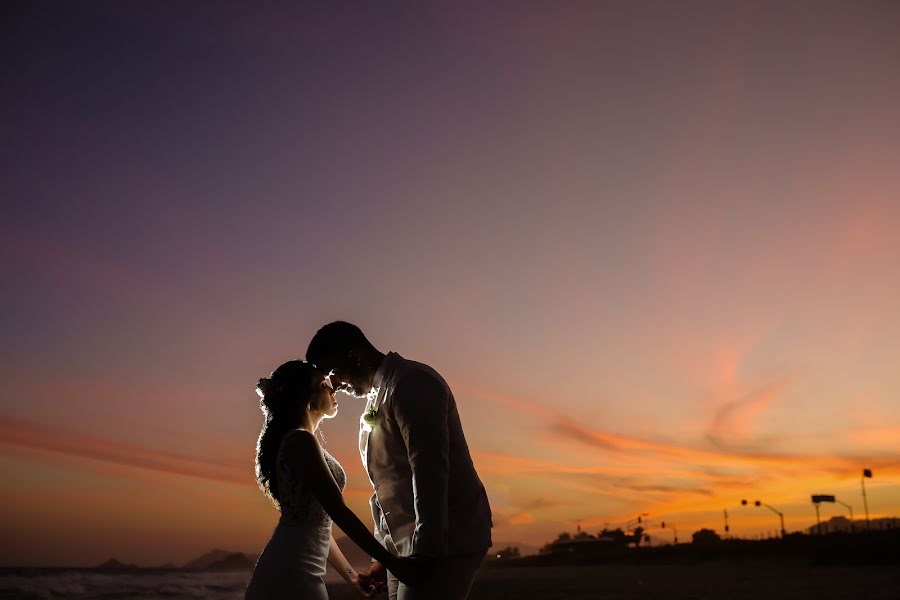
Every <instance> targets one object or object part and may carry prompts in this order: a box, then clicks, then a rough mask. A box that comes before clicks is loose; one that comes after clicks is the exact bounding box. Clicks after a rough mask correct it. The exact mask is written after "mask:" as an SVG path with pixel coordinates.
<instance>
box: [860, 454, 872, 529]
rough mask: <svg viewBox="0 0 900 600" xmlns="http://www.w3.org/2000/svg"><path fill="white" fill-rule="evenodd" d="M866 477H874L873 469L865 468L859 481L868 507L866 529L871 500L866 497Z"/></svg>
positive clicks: (865, 504)
mask: <svg viewBox="0 0 900 600" xmlns="http://www.w3.org/2000/svg"><path fill="white" fill-rule="evenodd" d="M866 478H869V479H872V469H863V472H862V477H860V479H859V482H860V484H861V485H862V494H863V506H864V507H865V508H866V529H868V528H869V501H868V499H867V498H866Z"/></svg>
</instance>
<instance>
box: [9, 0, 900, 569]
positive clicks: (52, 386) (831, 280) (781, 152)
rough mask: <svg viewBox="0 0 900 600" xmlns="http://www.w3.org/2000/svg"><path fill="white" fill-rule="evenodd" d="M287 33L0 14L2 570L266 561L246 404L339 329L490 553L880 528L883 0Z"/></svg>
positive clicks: (897, 349) (885, 398)
mask: <svg viewBox="0 0 900 600" xmlns="http://www.w3.org/2000/svg"><path fill="white" fill-rule="evenodd" d="M294 4H295V5H293V6H292V8H290V7H289V8H285V7H284V6H282V7H276V6H275V5H274V4H266V5H265V6H263V5H259V4H254V5H253V6H252V7H251V6H250V5H248V4H244V5H242V6H239V5H238V4H228V3H219V2H215V3H214V2H207V3H201V2H190V3H183V2H150V1H146V2H125V3H122V2H113V1H110V2H90V1H88V2H78V3H45V2H21V3H18V2H13V3H6V4H4V6H3V8H2V11H3V13H4V14H3V16H2V18H0V81H2V86H3V93H2V94H0V138H2V140H3V143H2V144H0V161H2V165H3V174H2V176H0V198H2V201H3V218H2V220H0V233H2V236H0V247H2V254H0V268H2V271H0V273H2V276H3V279H4V284H3V287H2V290H3V291H2V294H0V324H2V332H3V343H2V345H0V383H2V387H3V390H4V392H3V395H2V404H0V476H2V478H3V482H4V483H3V493H2V495H0V534H2V537H3V540H4V542H3V544H2V546H0V565H92V564H97V563H100V562H102V561H104V560H106V559H107V558H109V557H111V556H115V557H116V558H118V559H120V560H123V561H127V562H136V563H139V564H142V565H157V564H161V563H164V562H168V561H173V562H183V561H186V560H188V559H191V558H194V557H195V556H197V555H199V554H202V553H203V552H206V551H207V550H209V549H211V548H226V549H232V550H237V551H245V552H249V553H258V552H259V551H261V549H262V547H263V546H264V544H265V542H266V541H267V539H268V536H269V534H270V533H271V530H272V528H273V526H274V524H275V522H276V521H277V518H278V513H277V511H276V510H275V509H274V508H273V507H272V506H271V505H270V504H269V503H268V502H267V501H266V500H265V498H264V497H263V496H262V494H261V493H260V492H259V490H258V488H257V487H256V484H255V481H254V474H253V458H254V455H253V453H254V444H255V440H256V436H257V435H258V433H259V428H260V425H261V422H262V415H261V413H260V411H259V408H258V398H257V397H256V395H255V394H254V390H253V388H254V384H255V382H256V380H257V379H258V378H259V377H261V376H263V375H266V374H268V373H269V372H270V371H271V370H272V369H273V368H275V367H276V366H277V365H278V364H280V363H281V362H283V361H285V360H288V359H291V358H295V357H302V356H303V353H304V352H305V349H306V345H307V343H308V341H309V339H310V337H311V336H312V334H313V333H314V332H315V331H316V329H317V328H318V327H319V326H321V325H323V324H324V323H327V322H329V321H332V320H336V319H342V320H348V321H351V322H354V323H356V324H358V325H360V326H361V327H362V328H363V330H364V331H365V332H366V333H367V334H368V335H369V337H370V339H371V340H372V342H373V343H374V344H375V345H376V346H377V347H378V348H379V349H381V350H383V351H389V350H393V351H397V352H399V353H401V354H402V355H403V356H405V357H406V358H411V359H414V360H418V361H421V362H426V363H428V364H430V365H432V366H433V367H435V368H436V369H438V370H439V371H440V372H441V373H442V374H443V375H444V377H445V378H446V379H447V381H448V382H449V384H450V385H451V387H452V389H453V391H454V394H455V396H456V399H457V403H458V405H459V410H460V413H461V416H462V420H463V425H464V429H465V432H466V435H467V438H468V442H469V445H470V448H471V450H472V454H473V458H474V460H475V464H476V468H477V469H478V471H479V473H480V475H481V477H482V480H483V481H484V483H485V486H486V488H487V490H488V495H489V497H490V501H491V505H492V507H493V509H494V513H495V518H494V522H495V529H494V540H495V541H496V542H500V543H512V542H517V543H523V544H529V545H533V546H540V545H542V544H543V543H545V542H547V541H549V540H552V539H554V538H555V537H556V535H557V534H558V533H560V532H562V531H570V532H573V531H574V530H575V528H576V525H577V523H578V522H579V521H580V523H581V526H582V527H583V528H584V529H586V530H587V531H589V532H591V533H596V532H597V531H599V529H601V528H602V527H603V526H604V524H607V523H608V524H610V526H612V527H615V526H621V525H624V522H625V521H626V520H628V519H630V518H633V517H635V516H637V515H638V514H640V513H644V512H646V513H649V514H650V520H651V526H650V534H651V536H652V538H653V541H654V543H662V542H667V541H670V540H671V538H672V532H671V531H669V530H661V529H659V522H660V521H663V520H665V521H668V522H672V523H675V525H676V526H677V528H678V533H679V537H680V538H681V539H682V541H685V540H689V539H690V533H691V532H693V531H695V530H696V529H699V528H700V527H710V528H714V529H716V530H717V531H719V532H720V533H721V532H722V527H723V524H724V523H723V510H724V509H727V510H728V512H729V516H730V524H731V527H732V533H733V534H735V535H740V536H751V535H757V534H760V533H768V532H774V531H776V530H777V529H778V527H779V525H778V517H777V516H776V515H774V514H773V513H771V512H769V511H767V510H765V509H762V508H752V507H744V508H741V507H740V500H741V499H742V498H747V499H750V500H751V501H752V500H755V499H760V500H762V501H763V502H767V503H769V504H771V505H773V506H775V507H776V508H778V509H780V510H782V511H784V514H785V522H786V523H785V524H786V526H787V529H788V530H789V531H797V530H802V529H805V528H807V527H809V526H810V525H811V524H813V523H814V522H815V512H814V509H813V506H812V505H811V503H810V494H813V493H825V494H835V495H837V497H838V499H839V500H843V501H844V502H847V503H849V504H851V505H852V506H853V509H854V512H855V515H856V516H857V517H862V516H863V503H862V497H861V494H860V474H861V471H862V469H863V468H871V469H872V470H873V471H874V474H875V477H874V478H873V479H870V480H867V489H868V492H869V510H870V513H871V515H872V517H880V516H900V168H898V165H900V109H898V107H900V36H898V35H897V31H898V30H900V4H898V3H897V2H893V1H884V2H877V1H868V2H867V1H859V2H845V1H836V2H831V1H820V0H817V1H808V2H807V1H789V2H781V1H778V2H774V1H773V2H719V1H708V2H695V1H685V2H668V1H663V0H659V1H638V2H633V1H627V2H626V1H622V2H574V1H566V2H522V1H509V2H493V3H449V2H441V3H421V2H395V3H383V2H381V3H356V4H349V3H340V2H329V3H305V4H306V5H307V7H306V8H301V7H300V6H297V5H296V4H300V3H294ZM313 4H315V5H316V6H315V7H311V5H313ZM339 400H340V402H341V412H340V414H339V416H338V417H337V418H336V419H335V420H333V421H330V422H327V423H326V424H325V425H324V426H323V429H324V433H325V436H326V439H327V443H328V449H329V451H330V452H332V453H333V454H334V455H336V456H337V457H338V458H339V460H341V462H342V463H343V465H344V467H345V468H346V469H347V471H348V477H349V484H348V488H347V491H346V496H347V499H348V502H349V504H350V505H351V507H352V508H353V509H354V510H355V511H356V513H357V514H358V515H360V517H362V518H363V519H364V520H365V521H366V522H368V513H367V502H366V500H367V498H368V496H369V494H370V491H369V486H368V482H367V479H366V477H365V475H364V472H363V469H362V465H361V463H360V461H359V457H358V455H357V452H356V428H357V422H358V415H359V413H360V412H361V410H362V403H361V401H358V400H355V399H353V398H350V397H348V396H340V397H339ZM822 513H823V517H829V518H830V517H831V516H835V515H844V514H846V509H844V508H843V507H841V506H840V505H825V506H823V509H822Z"/></svg>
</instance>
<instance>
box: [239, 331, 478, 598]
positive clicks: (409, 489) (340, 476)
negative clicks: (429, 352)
mask: <svg viewBox="0 0 900 600" xmlns="http://www.w3.org/2000/svg"><path fill="white" fill-rule="evenodd" d="M338 391H342V392H345V393H347V394H349V395H351V396H354V397H356V398H360V399H365V400H366V405H365V410H364V412H363V415H362V416H361V418H360V429H359V453H360V458H361V459H362V462H363V465H364V466H365V469H366V473H367V474H368V476H369V481H370V482H371V484H372V488H373V491H374V493H373V494H372V497H371V498H370V500H369V504H370V508H371V511H372V518H373V521H374V527H373V528H372V529H371V530H370V528H369V527H367V526H366V525H364V524H363V523H362V521H360V519H359V518H358V517H357V516H356V515H355V514H354V513H353V512H352V511H351V510H350V509H349V508H348V507H347V505H346V503H345V502H344V498H343V489H344V486H345V484H346V475H345V473H344V470H343V468H342V467H341V465H340V463H338V461H337V460H336V459H335V458H334V457H333V456H331V454H329V453H328V451H327V450H325V448H323V447H322V445H321V444H320V442H319V438H318V437H317V432H318V428H319V425H320V423H321V422H322V421H323V420H324V419H330V418H333V417H334V416H336V415H337V412H338V403H337V400H335V393H336V392H338ZM257 394H259V396H260V399H261V400H260V405H261V408H262V411H263V414H264V415H265V424H264V425H263V429H262V432H261V433H260V436H259V441H258V443H257V453H256V476H257V481H258V482H259V485H260V488H261V489H262V490H263V492H264V493H265V494H266V495H267V496H268V497H269V498H270V499H271V500H272V502H273V503H274V504H275V506H276V507H278V509H279V510H280V511H281V518H280V519H279V521H278V525H277V526H276V527H275V531H274V532H273V533H272V537H271V539H270V540H269V543H268V544H267V545H266V548H265V550H264V551H263V552H262V554H261V555H260V557H259V560H258V561H257V563H256V567H255V569H254V572H253V577H252V579H251V581H250V584H249V586H248V588H247V592H246V596H245V598H246V599H247V600H262V599H274V598H291V599H292V600H299V599H305V598H309V599H316V600H327V598H328V592H327V590H326V588H325V583H324V580H323V576H324V575H325V565H326V562H327V563H328V564H331V565H332V567H334V568H335V569H336V570H337V571H338V572H339V573H340V574H341V576H342V577H343V578H344V580H345V581H346V582H347V583H348V584H350V585H351V586H352V587H353V588H354V590H355V591H356V592H357V593H358V594H359V595H360V596H362V597H365V598H371V597H373V596H374V595H375V594H377V593H379V592H382V591H385V590H386V591H387V592H388V594H389V596H390V598H391V600H397V599H398V598H399V599H400V600H421V599H424V598H428V599H447V600H463V599H465V598H466V596H467V595H468V593H469V589H470V587H471V585H472V582H473V581H474V579H475V575H476V573H477V572H478V569H479V567H480V566H481V563H482V561H483V560H484V557H485V554H486V553H487V550H488V548H489V547H490V546H491V527H492V522H491V509H490V506H489V504H488V499H487V494H486V493H485V490H484V486H483V485H482V483H481V480H480V479H479V478H478V473H477V472H476V471H475V466H474V465H473V463H472V458H471V456H470V454H469V448H468V446H467V445H466V439H465V436H464V435H463V430H462V425H461V423H460V419H459V413H458V412H457V409H456V401H455V400H454V398H453V394H452V392H451V391H450V388H449V387H448V385H447V383H446V382H445V381H444V379H443V378H442V377H441V376H440V375H439V374H438V373H437V371H435V370H434V369H432V368H431V367H429V366H427V365H424V364H421V363H417V362H414V361H411V360H407V359H405V358H403V357H402V356H400V355H399V354H397V353H395V352H389V353H387V354H384V353H382V352H380V351H379V350H377V349H376V348H375V347H374V346H373V345H372V344H371V343H370V342H369V340H368V339H367V338H366V336H365V335H364V334H363V332H362V331H361V330H360V329H359V327H356V326H355V325H351V324H350V323H345V322H342V321H337V322H334V323H330V324H328V325H325V326H324V327H322V328H321V329H320V330H319V331H318V332H317V333H316V334H315V336H314V337H313V339H312V341H311V342H310V343H309V347H308V349H307V351H306V361H301V360H292V361H288V362H286V363H284V364H283V365H281V366H279V367H278V368H277V369H275V370H274V371H273V372H272V374H271V375H270V376H269V377H264V378H262V379H260V380H259V384H258V387H257ZM332 522H334V523H337V525H338V526H339V527H340V528H341V529H342V530H343V531H344V533H346V534H347V536H348V537H349V538H350V539H351V540H353V542H354V543H356V545H357V546H359V547H360V548H361V549H363V550H364V551H365V552H367V553H368V554H369V556H371V557H372V563H371V565H370V566H369V568H368V569H367V570H366V571H365V572H362V573H360V572H357V571H356V570H355V569H354V568H353V567H352V566H350V564H349V563H348V562H347V559H346V558H345V557H344V555H343V554H342V552H341V550H340V548H339V547H338V546H337V544H336V543H335V541H334V537H333V536H332V533H331V524H332Z"/></svg>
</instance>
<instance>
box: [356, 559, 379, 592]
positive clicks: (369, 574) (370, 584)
mask: <svg viewBox="0 0 900 600" xmlns="http://www.w3.org/2000/svg"><path fill="white" fill-rule="evenodd" d="M356 577H357V583H356V584H353V583H351V585H352V586H353V589H354V590H357V593H358V594H360V595H361V596H362V597H363V598H373V597H374V596H375V595H377V594H380V593H382V592H386V591H387V569H385V568H384V565H382V564H381V563H380V562H378V561H373V562H372V564H371V565H369V569H368V570H367V571H365V572H363V573H357V574H356Z"/></svg>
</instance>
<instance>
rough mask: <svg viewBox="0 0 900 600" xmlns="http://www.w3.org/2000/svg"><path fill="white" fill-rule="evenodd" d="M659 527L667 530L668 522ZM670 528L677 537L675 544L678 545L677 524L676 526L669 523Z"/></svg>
mask: <svg viewBox="0 0 900 600" xmlns="http://www.w3.org/2000/svg"><path fill="white" fill-rule="evenodd" d="M659 526H660V527H662V528H663V529H665V528H666V522H665V521H663V522H662V523H660V524H659ZM668 526H669V527H671V528H672V533H673V534H674V536H675V543H676V544H677V543H678V529H677V528H676V527H675V524H674V523H669V525H668Z"/></svg>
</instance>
